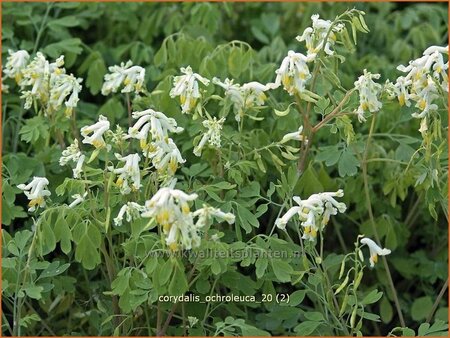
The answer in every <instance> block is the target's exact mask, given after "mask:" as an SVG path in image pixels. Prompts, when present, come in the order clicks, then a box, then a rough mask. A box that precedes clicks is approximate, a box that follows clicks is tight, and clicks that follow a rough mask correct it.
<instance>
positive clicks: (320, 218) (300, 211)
mask: <svg viewBox="0 0 450 338" xmlns="http://www.w3.org/2000/svg"><path fill="white" fill-rule="evenodd" d="M342 196H344V192H343V191H342V190H338V191H337V192H322V193H318V194H313V195H311V196H310V197H309V198H308V199H306V200H302V199H301V198H300V197H298V196H294V197H293V200H294V201H295V202H296V203H297V205H296V206H293V207H292V208H290V209H289V210H288V211H287V212H286V214H284V215H283V217H281V218H278V219H277V220H276V221H275V225H276V226H277V227H278V228H280V229H286V225H287V223H288V222H289V220H290V219H291V218H292V217H294V216H295V215H298V216H299V218H300V221H301V225H302V227H303V236H302V238H303V239H307V240H310V241H314V240H315V238H316V237H317V231H319V230H322V229H323V228H324V227H325V225H327V224H328V222H329V220H330V215H336V214H337V213H338V212H340V213H343V212H345V210H346V208H347V207H346V205H345V204H344V203H341V202H337V201H336V200H335V199H334V197H342Z"/></svg>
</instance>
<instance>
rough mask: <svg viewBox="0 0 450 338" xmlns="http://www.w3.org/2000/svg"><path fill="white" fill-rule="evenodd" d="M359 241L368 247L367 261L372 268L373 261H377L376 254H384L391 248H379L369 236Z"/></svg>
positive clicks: (387, 253)
mask: <svg viewBox="0 0 450 338" xmlns="http://www.w3.org/2000/svg"><path fill="white" fill-rule="evenodd" d="M361 243H362V244H366V245H367V246H368V247H369V251H370V259H369V262H370V267H371V268H373V267H374V265H375V263H377V262H378V256H386V255H389V254H390V253H391V250H389V249H386V248H384V249H382V248H380V247H379V246H378V245H377V243H375V242H374V241H373V240H371V239H370V238H367V237H364V238H363V239H361Z"/></svg>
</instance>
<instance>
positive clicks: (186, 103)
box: [170, 66, 209, 114]
mask: <svg viewBox="0 0 450 338" xmlns="http://www.w3.org/2000/svg"><path fill="white" fill-rule="evenodd" d="M180 71H181V73H183V74H184V75H179V76H175V77H174V79H173V88H172V90H171V91H170V97H172V98H174V97H176V96H179V97H180V104H181V111H182V112H183V114H187V113H190V112H191V111H192V109H193V108H194V107H195V106H196V105H197V102H198V100H199V99H200V98H201V96H202V95H201V94H200V90H199V87H198V81H200V82H201V83H203V84H204V85H205V86H208V85H209V80H208V79H206V78H204V77H203V76H201V75H199V74H197V73H194V72H193V71H192V68H191V67H190V66H187V67H186V68H180Z"/></svg>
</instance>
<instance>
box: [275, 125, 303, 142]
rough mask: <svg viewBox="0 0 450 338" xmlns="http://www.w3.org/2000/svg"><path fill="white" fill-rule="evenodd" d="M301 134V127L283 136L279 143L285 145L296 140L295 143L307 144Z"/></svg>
mask: <svg viewBox="0 0 450 338" xmlns="http://www.w3.org/2000/svg"><path fill="white" fill-rule="evenodd" d="M302 132H303V126H300V127H299V128H298V130H297V131H294V132H293V133H288V134H286V135H284V136H283V138H282V140H281V141H280V143H286V142H288V141H290V140H296V141H302V142H308V140H307V139H306V137H305V136H304V135H303V134H302Z"/></svg>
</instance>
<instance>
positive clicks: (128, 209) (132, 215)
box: [114, 202, 145, 226]
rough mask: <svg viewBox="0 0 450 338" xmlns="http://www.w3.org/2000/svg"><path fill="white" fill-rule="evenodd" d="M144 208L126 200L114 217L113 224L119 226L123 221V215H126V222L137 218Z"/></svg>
mask: <svg viewBox="0 0 450 338" xmlns="http://www.w3.org/2000/svg"><path fill="white" fill-rule="evenodd" d="M144 210H145V208H144V207H143V206H142V205H139V204H137V203H135V202H128V203H127V204H124V205H123V206H122V207H121V208H120V210H119V214H118V215H117V217H116V218H114V224H115V225H116V226H121V225H122V222H123V216H124V215H126V220H127V222H131V221H133V220H135V219H137V218H140V217H141V215H140V213H141V212H143V211H144Z"/></svg>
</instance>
